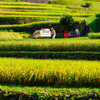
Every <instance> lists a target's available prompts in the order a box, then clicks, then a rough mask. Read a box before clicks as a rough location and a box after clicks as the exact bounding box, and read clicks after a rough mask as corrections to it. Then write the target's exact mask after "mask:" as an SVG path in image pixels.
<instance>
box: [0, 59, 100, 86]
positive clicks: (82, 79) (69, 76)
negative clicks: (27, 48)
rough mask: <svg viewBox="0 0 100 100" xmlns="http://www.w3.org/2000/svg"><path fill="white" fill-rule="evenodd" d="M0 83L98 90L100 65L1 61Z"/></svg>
mask: <svg viewBox="0 0 100 100" xmlns="http://www.w3.org/2000/svg"><path fill="white" fill-rule="evenodd" d="M0 84H21V85H42V86H43V85H48V86H54V85H57V86H93V87H100V62H99V61H79V60H74V61H73V60H33V59H15V58H0Z"/></svg>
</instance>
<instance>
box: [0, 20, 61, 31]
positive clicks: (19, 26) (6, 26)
mask: <svg viewBox="0 0 100 100" xmlns="http://www.w3.org/2000/svg"><path fill="white" fill-rule="evenodd" d="M57 24H60V23H59V20H52V21H40V22H32V23H27V24H20V25H0V29H13V28H26V27H36V26H44V25H45V26H46V25H57Z"/></svg>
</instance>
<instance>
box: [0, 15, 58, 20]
mask: <svg viewBox="0 0 100 100" xmlns="http://www.w3.org/2000/svg"><path fill="white" fill-rule="evenodd" d="M0 18H1V19H35V20H49V19H52V20H58V19H60V17H59V16H58V17H56V16H34V15H33V16H30V15H26V16H25V15H0Z"/></svg>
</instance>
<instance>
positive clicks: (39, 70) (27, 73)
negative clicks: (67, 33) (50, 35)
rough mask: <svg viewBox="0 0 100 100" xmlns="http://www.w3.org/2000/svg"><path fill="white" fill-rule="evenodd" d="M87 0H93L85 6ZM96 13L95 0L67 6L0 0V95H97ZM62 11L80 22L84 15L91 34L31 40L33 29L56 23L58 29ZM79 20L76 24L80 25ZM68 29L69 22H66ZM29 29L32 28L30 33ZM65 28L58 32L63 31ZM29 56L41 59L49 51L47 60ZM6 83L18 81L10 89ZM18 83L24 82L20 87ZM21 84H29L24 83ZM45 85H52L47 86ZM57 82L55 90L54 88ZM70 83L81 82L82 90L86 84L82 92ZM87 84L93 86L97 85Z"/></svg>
mask: <svg viewBox="0 0 100 100" xmlns="http://www.w3.org/2000/svg"><path fill="white" fill-rule="evenodd" d="M87 2H88V3H90V4H91V6H90V7H85V5H86V3H87ZM99 14H100V2H98V0H96V1H94V0H91V1H90V0H77V1H76V0H73V1H68V3H67V4H66V5H54V4H39V3H38V4H36V3H24V2H0V57H2V58H0V84H2V85H0V99H2V98H3V100H4V98H5V100H8V98H9V99H10V100H11V98H12V97H13V99H14V98H15V99H17V98H18V100H19V99H20V98H21V99H22V100H23V98H24V99H25V100H28V99H31V98H32V100H66V99H69V100H70V99H72V100H82V99H84V100H87V99H92V98H93V99H95V98H96V99H98V100H99V99H100V68H99V66H100V39H99V38H100V35H99V34H100V33H99V32H100V28H99V26H100V23H99V22H100V18H99V17H97V15H99ZM64 15H71V16H72V17H73V18H74V20H75V21H77V22H78V23H79V22H81V24H84V22H83V20H84V19H87V20H88V22H89V24H90V26H91V29H92V31H94V33H90V34H89V35H88V36H89V37H77V38H71V39H33V37H32V35H31V34H32V33H31V32H33V31H34V30H36V29H40V28H42V27H43V28H44V27H46V28H50V27H52V26H55V27H56V30H58V29H59V28H60V27H58V26H60V18H62V17H63V16H64ZM81 24H80V28H82V26H81ZM63 27H66V26H63ZM63 27H61V28H63ZM83 27H84V26H83ZM70 29H72V27H71V28H70V27H69V30H70ZM27 30H31V32H29V33H28V32H26V31H27ZM16 31H17V32H16ZM63 31H64V30H63ZM63 31H62V33H57V34H61V35H63ZM95 32H98V33H97V34H96V33H95ZM24 38H26V39H24ZM29 38H30V39H29ZM46 53H48V54H46ZM39 54H40V55H39ZM33 55H35V57H36V56H39V57H36V58H41V59H42V58H43V59H46V56H48V58H49V60H48V59H46V60H43V59H42V60H40V59H39V60H37V59H30V57H32V56H33ZM43 55H44V57H43ZM62 55H63V58H61V57H62ZM5 57H15V58H5ZM17 57H23V58H17ZM28 57H29V58H28ZM35 57H33V58H35ZM26 58H27V59H26ZM51 58H53V59H51ZM60 59H65V60H60ZM67 59H68V60H67ZM70 59H73V60H70ZM76 59H77V60H76ZM82 59H85V60H82ZM89 60H92V61H89ZM93 60H95V61H93ZM4 84H6V85H8V84H9V85H16V86H12V87H14V89H12V88H11V86H7V89H4V87H5V86H4ZM17 85H22V86H20V87H21V88H18V87H19V86H17ZM25 85H28V87H27V88H26V87H24V86H25ZM30 86H44V88H41V89H39V87H36V88H35V87H34V88H35V89H34V88H33V87H30ZM46 86H49V87H50V86H51V87H50V89H48V87H46ZM55 86H57V87H58V88H59V89H55V88H54V89H52V88H53V87H55ZM61 87H62V88H61ZM63 87H65V89H64V88H63ZM66 87H70V89H69V88H68V89H67V88H66ZM71 87H85V90H84V88H83V90H84V91H83V90H81V89H79V88H75V90H73V88H71ZM86 87H96V89H95V88H90V89H88V88H86ZM16 88H18V89H19V90H17V89H16ZM30 88H31V89H30ZM45 88H46V89H45ZM9 90H10V91H11V92H9ZM37 90H38V91H37ZM87 90H88V92H86V91H87ZM15 91H17V92H16V93H15ZM20 91H21V92H20ZM18 92H20V93H18Z"/></svg>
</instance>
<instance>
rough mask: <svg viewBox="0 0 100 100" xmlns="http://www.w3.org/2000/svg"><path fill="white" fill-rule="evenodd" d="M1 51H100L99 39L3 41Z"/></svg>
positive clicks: (0, 44) (0, 45)
mask: <svg viewBox="0 0 100 100" xmlns="http://www.w3.org/2000/svg"><path fill="white" fill-rule="evenodd" d="M0 50H1V51H100V41H99V40H70V41H69V40H66V39H65V40H64V39H62V40H59V41H58V39H57V40H51V39H48V41H47V40H36V39H34V40H33V41H27V42H26V41H7V42H6V41H1V42H0Z"/></svg>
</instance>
